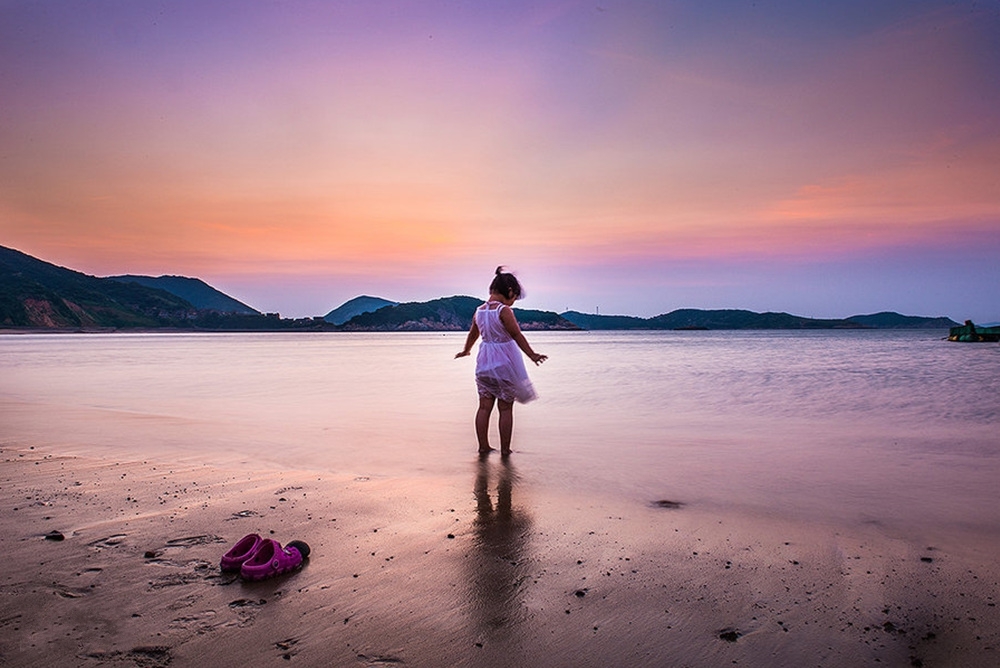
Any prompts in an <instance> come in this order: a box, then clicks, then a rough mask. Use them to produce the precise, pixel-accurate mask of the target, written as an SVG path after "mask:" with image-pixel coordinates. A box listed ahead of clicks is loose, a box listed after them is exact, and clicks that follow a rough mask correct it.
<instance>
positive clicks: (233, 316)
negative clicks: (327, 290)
mask: <svg viewBox="0 0 1000 668" xmlns="http://www.w3.org/2000/svg"><path fill="white" fill-rule="evenodd" d="M481 303H482V300H481V299H478V298H475V297H468V296H454V297H443V298H440V299H434V300H431V301H428V302H408V303H397V302H392V301H389V300H387V299H382V298H381V297H369V296H367V295H362V296H360V297H356V298H354V299H352V300H349V301H348V302H345V303H344V304H342V305H341V306H340V307H338V308H336V309H333V310H332V311H330V312H329V313H328V314H327V315H326V316H324V317H322V318H321V317H314V318H298V319H282V318H280V317H279V316H278V315H277V314H267V315H262V314H260V313H259V312H257V311H256V310H254V309H253V308H252V307H250V306H247V305H246V304H243V303H242V302H240V301H238V300H236V299H233V298H232V297H230V296H228V295H226V294H225V293H223V292H220V291H219V290H216V289H215V288H213V287H211V286H210V285H208V284H207V283H205V282H204V281H201V280H200V279H196V278H187V277H183V276H160V277H151V276H130V275H125V276H113V277H108V278H98V277H95V276H90V275H87V274H83V273H81V272H78V271H74V270H72V269H67V268H64V267H59V266H57V265H54V264H51V263H49V262H45V261H43V260H39V259H37V258H34V257H32V256H30V255H27V254H26V253H22V252H21V251H17V250H14V249H11V248H5V247H3V246H0V327H3V328H39V329H79V330H101V329H162V328H169V329H185V330H191V329H194V330H200V331H206V330H207V331H220V330H226V331H261V330H266V331H371V332H378V331H456V330H466V329H468V328H469V326H470V324H471V322H472V317H473V314H474V312H475V309H476V308H477V307H478V306H479V305H480V304H481ZM514 312H515V313H516V314H517V318H518V321H519V323H520V324H521V327H522V328H523V329H525V330H545V329H548V330H574V329H590V330H627V329H646V330H669V329H716V330H728V329H901V328H908V329H914V328H924V329H948V328H951V327H957V326H958V323H956V322H954V321H953V320H951V319H950V318H945V317H937V318H927V317H916V316H906V315H900V314H899V313H892V312H882V313H874V314H870V315H856V316H851V317H850V318H844V319H815V318H803V317H801V316H795V315H790V314H788V313H754V312H753V311H745V310H737V309H728V310H700V309H678V310H675V311H671V312H670V313H664V314H661V315H658V316H655V317H652V318H639V317H634V316H623V315H611V316H608V315H594V314H586V313H579V312H576V311H566V312H565V313H561V314H558V313H554V312H551V311H538V310H531V309H520V308H515V309H514Z"/></svg>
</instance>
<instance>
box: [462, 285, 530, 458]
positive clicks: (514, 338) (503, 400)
mask: <svg viewBox="0 0 1000 668" xmlns="http://www.w3.org/2000/svg"><path fill="white" fill-rule="evenodd" d="M521 294H522V290H521V284H520V283H518V282H517V278H515V277H514V274H510V273H507V272H505V271H504V270H503V267H497V272H496V276H495V277H494V279H493V282H492V283H490V298H489V301H487V302H486V303H485V304H483V305H482V306H480V307H479V308H478V309H476V314H475V316H474V317H473V319H472V328H471V329H470V330H469V336H468V337H467V338H466V339H465V348H464V349H463V350H462V352H460V353H458V354H457V355H455V358H456V359H457V358H459V357H466V356H468V355H469V353H470V352H471V351H472V345H473V344H474V343H475V342H476V339H478V338H479V337H480V336H482V337H483V341H482V343H481V344H480V345H479V354H478V356H477V357H476V388H477V389H478V390H479V410H478V411H476V438H477V439H478V440H479V454H481V455H483V454H486V453H488V452H490V451H491V450H493V448H491V447H490V441H489V435H488V433H487V432H488V431H489V426H490V415H491V414H492V413H493V405H494V404H496V405H497V407H498V408H499V410H500V454H501V455H509V454H510V438H511V434H512V433H513V431H514V402H515V401H518V402H520V403H522V404H523V403H527V402H529V401H532V400H533V399H535V398H536V396H537V395H536V394H535V388H534V387H532V385H531V380H530V379H529V378H528V372H527V370H526V369H525V368H524V359H523V358H522V357H521V352H522V351H523V352H524V354H525V355H527V356H528V359H530V360H531V361H532V362H534V363H535V364H541V363H542V362H544V361H545V360H546V359H548V356H546V355H539V354H538V353H536V352H535V351H534V350H532V349H531V346H530V345H528V341H527V339H525V338H524V334H522V333H521V327H520V326H519V325H518V324H517V318H515V317H514V311H513V309H512V308H511V306H513V304H514V302H515V301H517V300H518V299H520V298H521ZM519 349H520V350H519Z"/></svg>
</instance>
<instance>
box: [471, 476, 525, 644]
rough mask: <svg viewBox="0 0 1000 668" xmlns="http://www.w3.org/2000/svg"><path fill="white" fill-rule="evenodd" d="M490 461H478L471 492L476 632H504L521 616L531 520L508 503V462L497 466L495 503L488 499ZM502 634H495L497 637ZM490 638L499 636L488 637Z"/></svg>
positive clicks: (512, 478)
mask: <svg viewBox="0 0 1000 668" xmlns="http://www.w3.org/2000/svg"><path fill="white" fill-rule="evenodd" d="M490 472H491V470H490V464H489V463H488V462H486V461H482V462H480V463H479V469H478V471H477V472H476V482H475V489H474V493H475V496H476V520H475V524H474V527H473V528H474V532H475V547H476V551H475V552H474V553H473V555H472V557H473V561H472V564H471V566H472V568H473V572H472V575H471V577H472V595H473V598H474V600H473V601H472V603H473V606H474V610H475V611H476V612H477V613H478V614H477V615H476V617H477V620H476V621H477V624H478V625H479V626H480V627H481V628H480V630H481V631H482V632H487V633H490V634H491V635H494V634H495V632H498V631H510V630H512V629H513V627H514V625H515V624H517V623H518V622H519V621H523V620H524V618H525V608H524V605H523V602H522V599H523V597H524V586H525V584H526V583H527V582H528V581H530V577H529V575H528V572H527V569H526V565H527V564H526V562H525V558H526V551H527V550H526V548H527V540H528V536H529V534H530V531H531V518H530V517H529V516H528V515H527V513H525V512H524V511H523V510H521V509H520V508H515V507H514V504H513V502H512V492H513V488H514V483H515V482H516V475H515V473H514V471H513V469H512V467H511V466H510V465H509V463H508V462H506V461H505V462H503V463H501V464H500V465H499V470H498V476H497V487H496V504H495V505H494V503H493V500H492V499H491V498H490ZM503 635H506V633H501V634H500V636H503ZM492 639H493V640H498V639H499V638H498V637H497V636H495V635H494V637H493V638H492Z"/></svg>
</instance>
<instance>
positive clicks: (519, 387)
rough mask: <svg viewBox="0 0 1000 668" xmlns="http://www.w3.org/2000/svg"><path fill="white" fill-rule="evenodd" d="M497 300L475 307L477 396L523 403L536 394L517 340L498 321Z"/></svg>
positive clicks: (499, 306) (501, 306)
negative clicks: (479, 337)
mask: <svg viewBox="0 0 1000 668" xmlns="http://www.w3.org/2000/svg"><path fill="white" fill-rule="evenodd" d="M505 308H509V307H508V306H507V305H506V304H501V303H500V302H486V303H485V304H483V305H482V306H480V307H479V308H478V309H476V315H475V318H476V326H478V327H479V335H480V336H481V337H482V342H481V343H480V344H479V355H478V356H477V357H476V388H477V389H478V390H479V394H480V396H485V397H496V398H497V399H500V400H501V401H506V402H508V403H514V402H515V401H517V402H520V403H522V404H526V403H528V402H529V401H533V400H534V399H536V398H538V395H537V394H535V388H534V386H532V384H531V380H530V379H529V378H528V371H527V369H525V367H524V358H523V357H522V355H521V349H520V348H518V346H517V342H516V341H514V339H513V338H511V336H510V333H509V332H508V331H507V328H506V327H504V326H503V323H502V322H500V310H501V309H505Z"/></svg>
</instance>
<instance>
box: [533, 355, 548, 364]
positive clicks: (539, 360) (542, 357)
mask: <svg viewBox="0 0 1000 668" xmlns="http://www.w3.org/2000/svg"><path fill="white" fill-rule="evenodd" d="M548 358H549V356H548V355H539V354H538V353H535V354H534V355H532V356H531V361H532V362H534V363H535V366H538V365H539V364H541V363H542V362H544V361H545V360H547V359H548Z"/></svg>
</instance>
